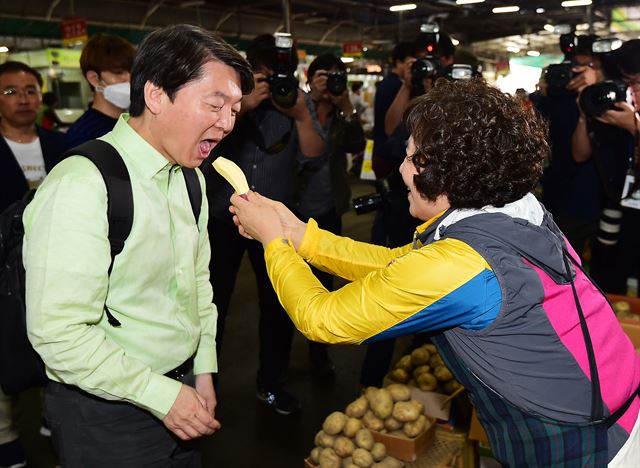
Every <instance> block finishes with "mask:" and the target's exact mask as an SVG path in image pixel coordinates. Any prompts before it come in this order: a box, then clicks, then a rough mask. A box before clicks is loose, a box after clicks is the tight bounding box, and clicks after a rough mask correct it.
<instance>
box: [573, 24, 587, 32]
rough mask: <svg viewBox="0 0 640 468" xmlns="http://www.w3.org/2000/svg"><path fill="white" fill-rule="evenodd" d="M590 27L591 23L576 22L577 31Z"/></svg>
mask: <svg viewBox="0 0 640 468" xmlns="http://www.w3.org/2000/svg"><path fill="white" fill-rule="evenodd" d="M587 29H589V23H580V24H576V31H586V30H587Z"/></svg>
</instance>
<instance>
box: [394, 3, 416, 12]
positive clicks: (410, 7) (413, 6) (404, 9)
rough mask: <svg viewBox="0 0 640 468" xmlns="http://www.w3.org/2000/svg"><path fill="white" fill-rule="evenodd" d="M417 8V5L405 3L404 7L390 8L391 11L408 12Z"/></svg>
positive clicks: (395, 6)
mask: <svg viewBox="0 0 640 468" xmlns="http://www.w3.org/2000/svg"><path fill="white" fill-rule="evenodd" d="M416 8H417V6H416V4H415V3H404V4H402V5H392V6H390V7H389V11H408V10H415V9H416Z"/></svg>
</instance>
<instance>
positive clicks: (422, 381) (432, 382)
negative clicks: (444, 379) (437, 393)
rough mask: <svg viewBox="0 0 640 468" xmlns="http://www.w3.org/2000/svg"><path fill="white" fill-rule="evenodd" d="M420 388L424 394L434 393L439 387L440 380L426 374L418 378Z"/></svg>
mask: <svg viewBox="0 0 640 468" xmlns="http://www.w3.org/2000/svg"><path fill="white" fill-rule="evenodd" d="M417 383H418V388H419V389H420V390H422V391H423V392H433V391H434V390H435V389H436V387H437V386H438V379H436V377H435V376H434V375H432V374H429V373H428V372H425V373H424V374H420V375H419V376H418V382H417Z"/></svg>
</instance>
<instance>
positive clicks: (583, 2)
mask: <svg viewBox="0 0 640 468" xmlns="http://www.w3.org/2000/svg"><path fill="white" fill-rule="evenodd" d="M592 3H593V2H592V1H591V0H567V1H566V2H562V3H561V4H560V5H561V6H563V7H564V8H569V7H574V6H587V5H591V4H592Z"/></svg>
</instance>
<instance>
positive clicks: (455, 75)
mask: <svg viewBox="0 0 640 468" xmlns="http://www.w3.org/2000/svg"><path fill="white" fill-rule="evenodd" d="M445 76H446V77H447V78H449V79H450V80H470V79H471V78H473V76H474V70H473V67H472V66H471V65H467V64H464V63H454V64H453V65H451V66H450V67H447V69H446V73H445Z"/></svg>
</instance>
